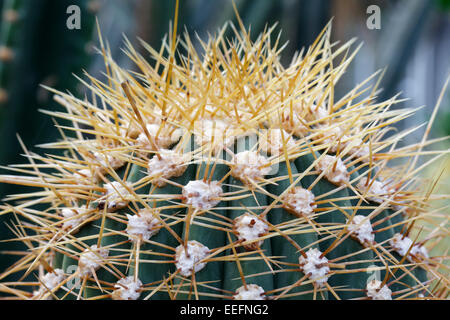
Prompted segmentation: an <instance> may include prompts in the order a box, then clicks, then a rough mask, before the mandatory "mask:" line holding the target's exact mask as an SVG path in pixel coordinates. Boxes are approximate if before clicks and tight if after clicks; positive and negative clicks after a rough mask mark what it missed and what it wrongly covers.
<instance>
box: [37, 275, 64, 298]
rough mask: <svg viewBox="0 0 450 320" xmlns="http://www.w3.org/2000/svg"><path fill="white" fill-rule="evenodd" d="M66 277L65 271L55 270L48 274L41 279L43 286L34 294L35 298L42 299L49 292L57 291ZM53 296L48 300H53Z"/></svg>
mask: <svg viewBox="0 0 450 320" xmlns="http://www.w3.org/2000/svg"><path fill="white" fill-rule="evenodd" d="M65 278H66V276H65V275H64V271H63V270H61V269H54V270H53V272H48V273H47V274H45V275H43V276H41V277H39V280H40V282H41V285H40V287H39V290H37V291H34V292H33V296H34V297H41V296H42V295H44V294H46V293H47V292H49V291H52V290H53V289H55V288H56V287H57V286H58V285H59V284H60V283H61V282H63V281H64V279H65ZM52 298H53V297H52V296H51V295H49V296H48V298H47V299H49V300H50V299H52Z"/></svg>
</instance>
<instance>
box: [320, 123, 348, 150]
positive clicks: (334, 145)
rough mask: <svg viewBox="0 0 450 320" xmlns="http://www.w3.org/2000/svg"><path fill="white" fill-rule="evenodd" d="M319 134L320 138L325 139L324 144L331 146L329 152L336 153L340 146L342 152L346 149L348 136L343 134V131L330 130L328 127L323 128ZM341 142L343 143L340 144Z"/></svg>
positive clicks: (335, 128) (337, 128)
mask: <svg viewBox="0 0 450 320" xmlns="http://www.w3.org/2000/svg"><path fill="white" fill-rule="evenodd" d="M320 129H321V131H320V134H319V137H320V138H323V140H322V143H323V144H330V145H331V147H330V149H329V150H328V151H329V152H332V153H336V151H337V150H338V146H339V144H340V150H342V149H344V147H345V142H346V141H347V140H348V136H347V135H344V134H343V131H342V129H341V128H339V127H334V128H329V127H327V126H321V127H320ZM339 140H340V141H341V142H340V143H339Z"/></svg>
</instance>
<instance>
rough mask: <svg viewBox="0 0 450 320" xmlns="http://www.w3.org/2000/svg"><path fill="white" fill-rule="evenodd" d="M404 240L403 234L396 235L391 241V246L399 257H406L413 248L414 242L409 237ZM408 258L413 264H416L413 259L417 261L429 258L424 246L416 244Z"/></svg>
mask: <svg viewBox="0 0 450 320" xmlns="http://www.w3.org/2000/svg"><path fill="white" fill-rule="evenodd" d="M402 238H403V235H402V234H401V233H396V234H395V235H394V236H393V237H392V239H390V240H389V244H390V245H391V247H392V249H394V250H395V251H396V252H397V253H398V254H399V255H401V256H405V255H406V253H407V252H408V250H409V248H410V247H411V246H412V244H413V241H412V240H411V239H410V238H408V237H404V238H403V239H402ZM406 258H407V259H408V260H409V261H411V262H414V261H413V259H412V258H415V259H417V260H421V259H424V258H428V251H427V249H426V248H425V247H424V246H422V245H420V244H415V245H414V246H413V247H412V248H411V251H410V252H409V255H408V256H407V257H406Z"/></svg>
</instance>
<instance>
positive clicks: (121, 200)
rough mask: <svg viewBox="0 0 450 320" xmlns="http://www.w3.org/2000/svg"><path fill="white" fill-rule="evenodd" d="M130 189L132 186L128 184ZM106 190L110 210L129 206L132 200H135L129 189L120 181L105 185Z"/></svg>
mask: <svg viewBox="0 0 450 320" xmlns="http://www.w3.org/2000/svg"><path fill="white" fill-rule="evenodd" d="M126 184H127V185H128V186H129V187H130V188H131V184H129V183H126ZM103 187H104V188H106V199H107V201H108V209H114V210H116V209H121V208H125V207H126V206H127V205H128V202H129V201H130V199H132V198H133V196H132V195H131V193H130V192H128V190H127V188H125V187H124V186H123V185H122V183H120V182H119V181H113V182H111V183H106V184H104V185H103Z"/></svg>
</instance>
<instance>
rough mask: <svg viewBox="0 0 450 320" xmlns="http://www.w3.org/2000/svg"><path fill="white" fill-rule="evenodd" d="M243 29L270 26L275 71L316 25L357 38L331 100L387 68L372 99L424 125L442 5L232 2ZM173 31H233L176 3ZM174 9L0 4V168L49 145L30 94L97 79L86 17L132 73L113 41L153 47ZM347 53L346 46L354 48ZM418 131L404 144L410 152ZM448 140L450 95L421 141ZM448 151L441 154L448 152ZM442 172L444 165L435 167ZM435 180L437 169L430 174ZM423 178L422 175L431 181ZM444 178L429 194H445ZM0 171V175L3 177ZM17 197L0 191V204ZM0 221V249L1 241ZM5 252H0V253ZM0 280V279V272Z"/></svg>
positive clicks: (45, 104) (190, 4) (225, 7)
mask: <svg viewBox="0 0 450 320" xmlns="http://www.w3.org/2000/svg"><path fill="white" fill-rule="evenodd" d="M235 2H236V5H237V7H238V10H239V13H240V15H241V17H242V18H243V21H244V23H245V25H246V26H250V25H251V26H252V35H253V36H256V35H257V34H258V33H259V32H261V31H262V30H263V28H264V26H265V25H266V24H269V25H271V24H273V23H275V22H279V27H278V30H280V29H282V30H283V32H282V40H283V41H289V45H288V47H287V48H286V50H285V51H284V53H283V59H282V61H283V62H284V63H288V62H289V61H290V58H291V57H292V55H293V54H294V52H295V51H297V50H300V49H301V48H302V47H303V46H307V45H309V44H311V43H312V41H313V40H314V39H315V37H316V36H317V35H318V34H319V32H320V31H321V30H322V28H323V27H324V26H325V25H326V23H327V22H328V21H329V20H330V19H331V18H332V17H334V20H333V35H332V36H333V40H340V41H342V42H345V41H348V40H350V39H351V38H353V37H357V38H358V40H359V42H364V46H363V47H362V49H361V51H360V53H359V54H358V55H357V57H356V58H355V60H354V62H353V64H352V65H351V67H350V68H349V69H348V71H347V74H346V76H345V77H344V78H343V79H342V80H341V82H340V83H339V85H338V87H337V90H336V94H337V96H341V95H342V94H343V93H345V92H346V91H348V90H349V89H351V88H352V87H353V86H354V85H355V84H357V83H359V82H361V81H362V80H364V79H365V78H366V77H368V76H369V75H370V74H372V73H373V72H375V71H377V70H378V69H380V68H384V67H386V66H387V67H388V69H387V71H386V74H385V76H384V78H383V80H382V82H381V85H380V86H381V87H382V88H384V90H383V91H382V92H381V93H380V99H386V98H390V97H391V96H393V95H394V94H396V93H398V92H402V97H407V98H410V100H409V101H408V102H406V103H403V104H402V105H399V106H397V107H404V106H408V107H419V106H424V108H422V109H421V110H420V111H418V113H417V114H416V116H414V117H412V118H411V119H407V120H405V121H403V122H402V123H400V124H399V129H401V128H402V127H411V126H414V125H417V124H421V123H423V122H425V121H427V120H428V118H429V116H430V115H431V112H432V110H433V107H434V105H435V103H436V101H437V98H438V96H439V93H440V92H441V90H442V87H443V85H444V82H445V80H446V78H447V77H448V75H449V73H450V59H449V56H450V54H449V52H450V11H449V10H450V1H449V0H436V1H434V0H370V1H369V0H235ZM73 4H75V5H78V6H79V7H80V9H81V29H79V30H69V29H68V28H67V26H66V20H67V19H68V17H69V16H70V14H68V13H67V12H66V10H67V8H68V7H69V6H70V5H73ZM373 4H375V5H378V6H379V7H380V9H381V29H379V30H369V29H368V28H367V26H366V21H367V18H368V17H369V15H368V14H367V13H366V10H367V8H368V6H370V5H373ZM180 5H181V7H180V29H179V32H180V31H183V30H184V28H186V30H187V32H189V33H190V34H191V35H194V33H195V32H196V33H198V35H199V36H200V37H201V38H205V37H206V36H207V35H208V33H213V32H215V31H216V30H217V29H218V28H219V27H220V26H222V25H223V23H224V22H225V21H227V20H231V21H233V22H236V18H235V15H234V12H233V9H232V2H231V0H214V1H213V0H180ZM174 6H175V0H128V1H124V0H78V1H76V0H0V7H1V9H2V14H1V17H0V165H2V166H6V165H8V164H12V163H23V162H25V160H24V158H23V157H22V156H21V154H22V150H21V149H20V146H19V144H18V141H17V138H16V134H17V133H18V134H19V135H20V137H21V138H22V140H23V141H24V143H25V145H26V146H27V147H28V148H30V149H31V150H33V151H37V152H42V150H39V148H36V147H34V146H35V145H36V144H40V143H45V142H48V141H52V140H54V139H57V138H58V137H59V135H58V132H57V130H56V128H54V126H53V122H52V120H51V119H50V118H49V117H48V116H45V115H43V114H42V113H40V112H39V111H38V109H50V110H57V109H59V108H60V107H59V106H58V105H57V104H55V103H54V102H53V101H52V96H51V95H50V94H49V93H48V92H46V90H44V89H42V88H41V87H40V84H45V85H48V86H52V87H55V88H57V89H60V90H67V91H70V92H72V93H73V94H75V95H77V96H80V97H82V96H83V95H84V94H85V92H84V88H82V87H81V86H80V85H79V83H78V81H77V80H76V79H75V78H74V77H73V75H72V74H77V75H80V76H81V75H82V70H83V69H84V70H87V71H88V72H89V73H91V74H93V75H94V76H95V77H97V78H100V79H102V78H103V77H104V76H103V74H102V72H103V70H104V68H103V59H102V58H101V57H100V56H98V55H97V54H95V52H94V50H93V46H96V45H98V37H97V33H96V28H95V17H97V18H98V21H99V25H100V27H101V31H102V34H103V37H104V38H105V39H106V40H107V41H108V43H109V44H110V47H111V51H112V55H113V57H114V58H115V59H116V60H117V61H118V64H119V65H121V66H123V67H125V68H130V69H132V68H133V67H134V66H133V65H132V64H131V63H130V61H129V60H128V58H127V57H126V56H125V54H124V53H123V52H122V51H121V49H122V48H123V47H124V46H123V35H126V36H127V37H128V38H129V39H130V40H131V41H132V43H134V44H135V45H136V47H137V48H138V49H139V50H141V52H143V50H142V47H140V46H139V44H138V41H137V37H140V38H142V39H143V40H145V41H147V42H148V43H150V44H151V45H152V46H154V47H159V45H160V43H161V39H162V37H163V35H164V34H165V33H166V32H167V31H168V28H169V23H170V21H171V20H172V19H173V15H174ZM355 47H356V46H355ZM422 133H423V130H422V131H419V132H417V133H415V134H411V135H409V136H408V137H407V139H406V140H407V141H405V142H406V143H408V142H409V143H411V142H417V141H419V140H420V138H421V137H422ZM443 135H450V95H449V94H446V95H445V98H444V101H443V104H442V106H441V109H440V112H439V114H438V117H437V123H436V124H435V126H434V129H433V132H432V134H431V137H437V136H443ZM448 147H449V145H444V148H448ZM445 165H446V166H447V167H448V166H449V161H447V162H446V164H445ZM435 169H436V170H437V169H438V168H435ZM436 170H433V168H431V169H430V172H429V175H430V176H432V175H434V174H435V173H436ZM449 171H450V170H447V171H446V173H445V177H443V179H442V182H443V183H442V184H441V185H440V186H439V188H441V190H443V191H444V192H446V193H449V192H450V187H449V183H450V182H449V181H450V173H449ZM5 172H6V171H5V170H2V173H5ZM20 190H24V189H22V188H20V187H17V186H7V185H0V197H1V198H4V196H5V195H6V194H11V193H16V192H19V191H20ZM12 218H13V217H12V216H1V217H0V240H1V239H8V238H11V233H10V231H9V230H8V228H7V227H6V226H5V222H8V223H11V221H10V220H11V219H12ZM7 247H8V248H10V247H9V244H8V243H5V242H2V243H0V252H1V251H3V250H5V249H6V248H7ZM14 259H16V258H15V257H14V256H10V255H4V254H0V260H1V261H0V266H6V265H10V264H11V263H12V261H13V260H14ZM1 271H2V270H0V272H1Z"/></svg>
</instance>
